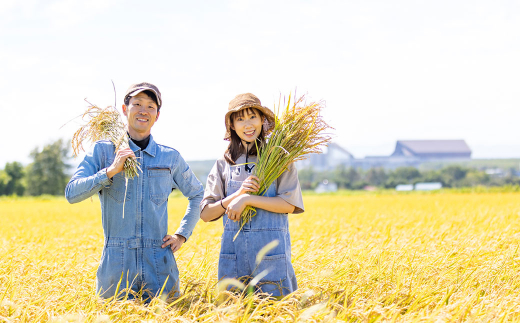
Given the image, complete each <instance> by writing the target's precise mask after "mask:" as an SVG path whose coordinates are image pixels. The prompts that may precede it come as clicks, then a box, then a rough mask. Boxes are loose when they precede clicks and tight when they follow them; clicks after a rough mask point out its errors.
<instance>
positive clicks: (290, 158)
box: [235, 95, 333, 239]
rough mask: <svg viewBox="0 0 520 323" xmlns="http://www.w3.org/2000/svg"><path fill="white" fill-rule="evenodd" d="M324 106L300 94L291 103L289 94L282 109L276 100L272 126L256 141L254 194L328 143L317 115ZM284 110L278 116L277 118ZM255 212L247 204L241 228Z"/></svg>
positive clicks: (260, 191) (263, 191)
mask: <svg viewBox="0 0 520 323" xmlns="http://www.w3.org/2000/svg"><path fill="white" fill-rule="evenodd" d="M324 107H325V105H324V103H323V102H311V103H306V102H305V96H301V97H299V98H297V99H295V100H294V102H291V96H290V95H289V99H288V101H287V105H286V106H285V108H283V107H282V104H281V103H280V102H279V103H278V108H276V109H275V126H274V128H273V130H272V132H271V134H270V135H269V136H268V138H267V139H266V141H265V142H259V143H257V142H255V144H256V145H257V151H258V157H257V161H256V163H255V164H256V166H255V171H256V176H257V177H258V178H259V179H260V183H259V185H260V189H259V190H258V192H256V193H251V194H254V195H263V194H265V192H266V191H267V189H268V188H269V187H270V186H271V184H273V182H274V181H275V180H276V179H277V178H278V177H280V175H282V173H283V172H284V171H285V170H286V169H287V167H288V166H289V165H290V164H291V163H293V162H295V161H298V160H303V159H305V158H307V157H308V155H309V154H319V153H321V152H322V151H321V149H322V148H323V147H324V146H326V145H327V143H329V142H330V140H331V137H330V133H327V130H329V129H333V128H332V127H330V126H329V125H328V124H327V123H326V122H325V121H324V120H323V118H322V116H321V115H320V112H321V110H322V109H323V108H324ZM281 109H283V113H282V116H281V117H278V116H277V115H278V114H279V112H280V110H281ZM255 215H256V210H255V208H254V207H252V206H247V207H246V208H245V209H244V211H243V212H242V214H241V226H240V230H239V231H238V232H237V234H236V235H235V239H236V237H237V236H238V233H239V232H240V231H241V230H242V228H243V227H244V225H245V224H246V223H247V222H248V221H250V220H251V218H252V217H254V216H255Z"/></svg>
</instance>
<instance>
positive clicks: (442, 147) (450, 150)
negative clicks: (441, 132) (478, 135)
mask: <svg viewBox="0 0 520 323" xmlns="http://www.w3.org/2000/svg"><path fill="white" fill-rule="evenodd" d="M391 157H416V158H420V159H445V158H449V159H469V158H471V149H470V148H469V146H468V145H467V144H466V142H465V141H464V140H399V141H397V144H396V145H395V151H394V153H393V154H392V155H391Z"/></svg>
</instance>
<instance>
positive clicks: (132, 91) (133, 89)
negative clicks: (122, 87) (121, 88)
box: [125, 82, 162, 108]
mask: <svg viewBox="0 0 520 323" xmlns="http://www.w3.org/2000/svg"><path fill="white" fill-rule="evenodd" d="M143 91H152V92H153V93H155V97H156V98H157V105H158V107H157V108H160V107H161V105H162V99H161V91H159V89H158V88H157V86H155V85H153V84H152V83H148V82H142V83H136V84H132V85H130V87H129V88H128V89H127V90H126V94H125V101H126V98H127V97H129V96H136V95H137V94H139V93H141V92H143Z"/></svg>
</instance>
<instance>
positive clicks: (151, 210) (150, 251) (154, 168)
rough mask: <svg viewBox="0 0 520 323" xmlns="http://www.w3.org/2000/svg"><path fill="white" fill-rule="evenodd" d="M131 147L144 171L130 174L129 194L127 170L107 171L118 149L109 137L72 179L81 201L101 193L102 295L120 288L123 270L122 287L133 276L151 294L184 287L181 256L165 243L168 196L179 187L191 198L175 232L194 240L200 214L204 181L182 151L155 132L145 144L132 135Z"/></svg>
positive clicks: (72, 191)
mask: <svg viewBox="0 0 520 323" xmlns="http://www.w3.org/2000/svg"><path fill="white" fill-rule="evenodd" d="M130 148H131V149H132V150H133V152H134V154H135V155H136V157H137V159H138V161H139V162H140V164H141V166H140V167H141V169H142V173H140V174H139V176H138V177H134V178H133V179H129V180H128V187H127V188H126V197H125V177H124V173H123V172H121V173H118V174H116V175H115V176H114V177H113V178H112V179H109V178H108V177H107V167H109V166H110V165H111V164H112V162H113V161H114V158H115V152H114V145H113V144H112V143H111V142H110V141H104V140H103V141H98V142H96V143H95V145H94V147H93V148H92V150H91V151H90V152H89V153H87V155H86V156H85V158H84V160H83V161H82V162H81V164H80V165H79V166H78V168H77V170H76V172H75V173H74V175H73V176H72V178H71V180H70V181H69V183H68V184H67V187H66V188H65V196H66V198H67V200H68V201H69V202H70V203H77V202H80V201H83V200H85V199H86V198H88V197H90V196H92V195H94V194H96V193H98V195H99V199H100V201H101V216H102V225H103V232H104V236H105V244H104V248H103V254H102V256H101V263H100V265H99V268H98V272H97V291H98V293H99V294H100V295H101V296H102V297H111V296H113V295H114V294H115V292H116V286H117V284H118V282H119V281H120V279H121V277H122V275H123V278H122V284H121V288H124V287H126V286H125V282H126V281H129V282H130V283H133V284H131V286H128V287H131V288H132V289H133V290H134V291H139V290H141V289H142V290H147V293H148V295H149V296H155V295H156V294H157V293H158V292H159V291H160V290H161V288H162V287H163V285H164V284H165V282H166V285H164V286H165V288H164V293H169V292H172V291H173V292H174V293H178V291H179V277H178V276H179V273H178V269H177V265H176V262H175V258H174V257H173V253H172V251H171V249H170V248H164V249H163V248H161V244H162V243H163V241H162V238H163V237H164V236H165V235H166V234H167V233H168V210H167V206H168V203H167V200H168V196H169V195H170V193H171V192H172V190H173V189H179V190H180V191H181V192H182V194H183V195H184V196H186V197H187V198H188V200H189V205H188V208H187V210H186V214H185V215H184V217H183V218H182V220H181V223H180V226H179V228H178V229H177V231H176V232H175V233H176V234H179V235H182V236H183V237H185V238H186V240H188V239H189V237H190V236H191V234H192V232H193V229H194V228H195V225H196V224H197V221H198V219H199V216H200V212H199V204H200V202H201V200H202V196H203V187H202V184H201V183H200V182H199V180H198V179H197V178H196V177H195V175H194V174H193V172H192V171H191V169H190V167H189V166H188V164H187V163H186V162H185V161H184V159H183V158H182V156H181V155H180V154H179V152H177V151H176V150H175V149H173V148H170V147H166V146H163V145H159V144H157V143H156V142H155V141H154V140H153V137H151V136H150V142H149V144H148V146H147V147H146V149H144V150H141V149H140V148H139V147H138V146H137V145H135V144H134V143H133V142H131V141H130ZM125 199H126V201H125ZM123 204H124V206H125V211H124V218H123ZM167 278H168V279H167Z"/></svg>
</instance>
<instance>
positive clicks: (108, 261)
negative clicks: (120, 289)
mask: <svg viewBox="0 0 520 323" xmlns="http://www.w3.org/2000/svg"><path fill="white" fill-rule="evenodd" d="M123 262H124V250H123V247H119V246H117V247H115V246H114V247H105V248H104V249H103V254H102V255H101V262H100V263H99V267H98V270H97V274H96V277H97V281H98V284H97V285H98V287H97V289H98V293H100V294H101V296H102V297H111V296H114V294H115V291H116V288H117V285H118V283H119V281H120V280H121V275H122V274H123V275H124V274H126V273H123ZM125 280H126V279H125V277H123V281H125ZM122 286H124V284H123V285H122Z"/></svg>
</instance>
